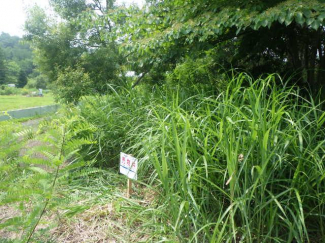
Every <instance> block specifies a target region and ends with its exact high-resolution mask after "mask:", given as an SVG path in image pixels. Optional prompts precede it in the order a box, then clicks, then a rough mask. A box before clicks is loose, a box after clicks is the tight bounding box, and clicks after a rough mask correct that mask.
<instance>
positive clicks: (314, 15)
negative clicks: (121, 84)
mask: <svg viewBox="0 0 325 243" xmlns="http://www.w3.org/2000/svg"><path fill="white" fill-rule="evenodd" d="M149 2H150V4H149V5H148V8H146V9H143V10H142V11H137V12H136V14H132V13H131V14H130V19H129V21H128V22H127V24H126V25H125V31H124V32H123V33H124V34H125V35H127V37H126V38H125V41H126V46H125V49H126V52H128V53H131V54H132V56H133V57H134V58H133V59H130V60H133V62H132V63H133V64H132V65H135V66H136V67H138V69H137V70H139V71H147V72H149V73H150V72H157V71H160V72H166V71H170V70H172V69H173V68H175V66H177V65H182V63H183V62H184V61H186V60H187V59H188V58H191V59H193V60H197V59H200V58H213V63H214V65H212V66H211V67H212V68H214V69H215V70H216V71H217V70H218V69H219V70H218V71H219V73H220V72H224V70H229V69H230V67H234V68H240V69H244V70H245V71H248V72H250V73H252V74H253V75H254V76H259V75H262V74H264V73H273V72H277V73H281V74H287V75H293V74H295V76H296V77H295V79H293V81H296V82H297V81H298V82H299V83H300V85H302V86H308V85H310V86H311V87H312V88H313V89H314V90H317V89H318V88H319V87H322V86H323V85H324V83H323V82H322V78H321V77H322V76H323V73H322V72H323V70H324V68H325V66H324V60H323V59H324V58H323V56H324V40H325V39H324V36H325V35H324V30H323V23H324V17H325V5H324V3H323V2H322V1H316V0H306V1H305V0H300V1H296V0H285V1H283V0H282V1H280V0H274V1H259V0H256V1H236V0H234V1H205V0H202V1H173V0H165V1H149ZM148 9H149V10H148ZM139 62H140V63H141V66H140V67H139V65H137V63H139ZM166 64H169V65H166ZM220 66H222V67H223V68H224V69H222V70H220ZM143 67H145V68H144V69H143Z"/></svg>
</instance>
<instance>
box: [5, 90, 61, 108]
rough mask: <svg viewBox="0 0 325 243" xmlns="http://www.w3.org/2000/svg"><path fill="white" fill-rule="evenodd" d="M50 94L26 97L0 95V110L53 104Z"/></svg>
mask: <svg viewBox="0 0 325 243" xmlns="http://www.w3.org/2000/svg"><path fill="white" fill-rule="evenodd" d="M54 103H55V101H54V98H53V95H52V94H45V95H44V96H43V97H26V96H22V95H0V111H9V110H17V109H23V108H29V107H36V106H44V105H51V104H54Z"/></svg>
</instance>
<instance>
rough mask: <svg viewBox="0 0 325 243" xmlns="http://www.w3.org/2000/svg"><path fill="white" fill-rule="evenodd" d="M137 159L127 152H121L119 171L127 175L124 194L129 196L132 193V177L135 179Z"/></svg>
mask: <svg viewBox="0 0 325 243" xmlns="http://www.w3.org/2000/svg"><path fill="white" fill-rule="evenodd" d="M137 171H138V160H137V159H136V158H134V157H132V156H131V155H129V154H125V153H122V152H121V156H120V173H121V174H123V175H126V176H127V177H128V182H127V186H128V188H127V193H126V196H127V197H128V198H130V196H131V194H132V179H133V180H136V179H137Z"/></svg>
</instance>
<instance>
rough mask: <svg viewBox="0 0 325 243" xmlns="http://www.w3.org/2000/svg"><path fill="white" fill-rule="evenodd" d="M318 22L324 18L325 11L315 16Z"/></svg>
mask: <svg viewBox="0 0 325 243" xmlns="http://www.w3.org/2000/svg"><path fill="white" fill-rule="evenodd" d="M317 19H318V20H319V21H320V22H323V20H324V19H325V13H322V14H320V15H319V16H318V18H317Z"/></svg>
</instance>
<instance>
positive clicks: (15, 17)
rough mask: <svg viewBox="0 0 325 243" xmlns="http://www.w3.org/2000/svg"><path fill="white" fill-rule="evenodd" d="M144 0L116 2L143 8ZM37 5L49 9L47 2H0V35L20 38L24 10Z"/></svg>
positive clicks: (36, 0) (27, 0) (34, 0)
mask: <svg viewBox="0 0 325 243" xmlns="http://www.w3.org/2000/svg"><path fill="white" fill-rule="evenodd" d="M144 2H145V0H118V1H117V3H118V4H122V3H125V4H126V5H130V4H132V3H136V4H138V5H139V6H143V4H144ZM34 4H37V5H39V6H41V7H43V8H46V9H49V3H48V1H47V0H0V33H1V32H5V33H9V34H10V35H17V36H22V35H23V34H24V31H23V27H24V22H25V19H26V9H27V8H28V7H31V6H33V5H34Z"/></svg>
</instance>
